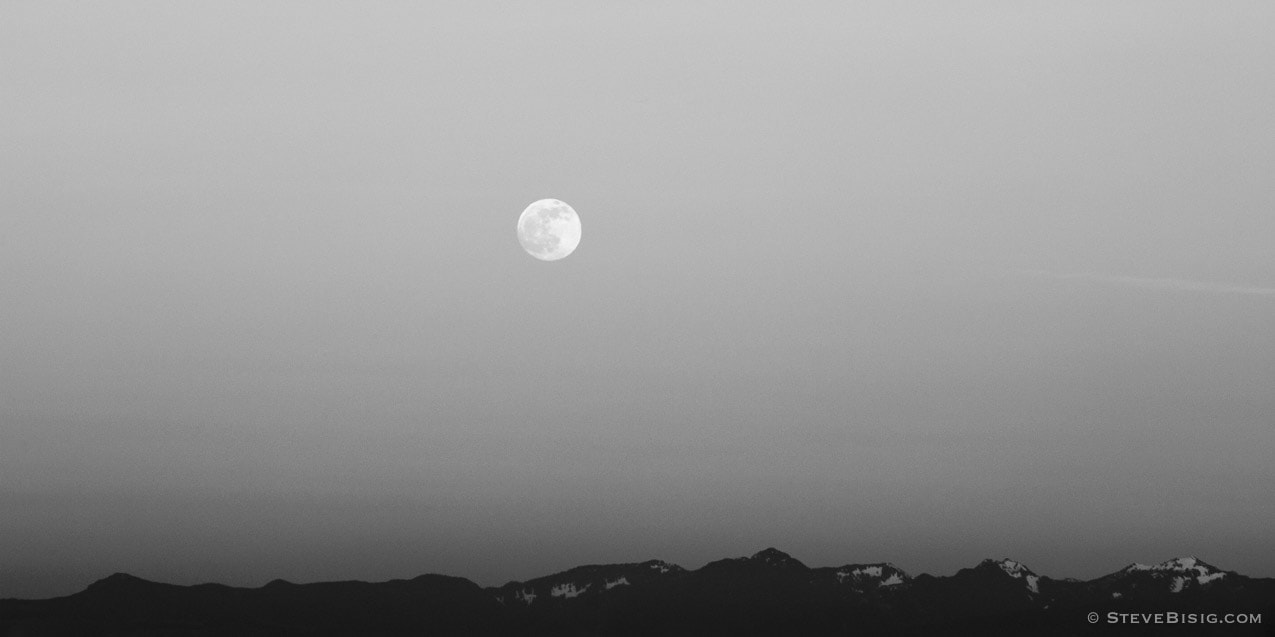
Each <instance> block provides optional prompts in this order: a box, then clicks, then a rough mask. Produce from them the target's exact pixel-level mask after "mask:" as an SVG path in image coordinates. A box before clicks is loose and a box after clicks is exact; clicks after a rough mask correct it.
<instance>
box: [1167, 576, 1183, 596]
mask: <svg viewBox="0 0 1275 637" xmlns="http://www.w3.org/2000/svg"><path fill="white" fill-rule="evenodd" d="M1183 586H1186V578H1185V577H1175V578H1173V585H1172V586H1170V587H1169V591H1170V592H1173V593H1181V592H1182V587H1183Z"/></svg>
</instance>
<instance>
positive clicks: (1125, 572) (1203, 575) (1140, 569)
mask: <svg viewBox="0 0 1275 637" xmlns="http://www.w3.org/2000/svg"><path fill="white" fill-rule="evenodd" d="M1138 573H1146V574H1148V575H1150V576H1151V577H1152V578H1155V579H1170V580H1171V581H1170V583H1169V588H1170V590H1171V591H1172V592H1174V593H1179V592H1181V591H1182V590H1183V589H1185V588H1187V587H1189V586H1203V585H1205V584H1208V583H1209V582H1212V581H1214V580H1220V579H1223V578H1225V577H1226V575H1227V573H1226V571H1223V570H1222V569H1219V568H1217V567H1216V566H1213V565H1212V564H1209V563H1207V562H1205V561H1204V560H1201V559H1200V558H1198V557H1195V556H1194V555H1189V556H1186V557H1175V558H1173V559H1171V560H1165V561H1163V562H1160V563H1159V564H1155V565H1147V564H1138V563H1133V564H1130V565H1128V566H1126V567H1124V569H1122V570H1121V571H1120V572H1119V573H1118V575H1120V576H1131V575H1134V574H1138Z"/></svg>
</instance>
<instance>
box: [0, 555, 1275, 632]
mask: <svg viewBox="0 0 1275 637" xmlns="http://www.w3.org/2000/svg"><path fill="white" fill-rule="evenodd" d="M1094 613H1096V614H1097V615H1092V614H1094ZM1259 615H1260V616H1259ZM1093 616H1096V617H1097V618H1098V621H1097V622H1093V621H1091V619H1092V617H1093ZM1254 619H1256V621H1254ZM1272 623H1275V579H1258V578H1250V577H1245V576H1243V575H1240V574H1239V573H1235V572H1233V571H1224V570H1221V569H1218V568H1216V567H1214V566H1212V565H1209V564H1207V563H1205V562H1203V561H1201V560H1199V559H1196V558H1194V557H1185V558H1178V559H1174V560H1169V561H1167V562H1164V563H1162V564H1157V565H1150V566H1149V565H1142V564H1131V565H1129V566H1127V567H1125V568H1122V569H1120V570H1118V571H1116V572H1114V573H1111V574H1109V575H1105V576H1103V577H1099V578H1097V579H1094V580H1090V581H1079V580H1073V579H1064V580H1056V579H1052V578H1049V577H1047V576H1044V575H1038V574H1037V573H1035V572H1033V571H1032V570H1031V569H1029V568H1028V567H1027V566H1025V565H1023V564H1021V563H1019V562H1016V561H1013V560H1009V559H1002V560H990V559H989V560H984V561H983V562H982V563H980V564H978V565H977V566H975V567H973V568H967V569H962V570H960V571H958V572H957V573H956V574H954V575H951V576H946V577H935V576H931V575H925V574H922V575H917V576H916V577H912V576H910V575H908V574H907V573H905V572H904V571H902V570H901V569H899V568H898V567H896V566H894V565H892V564H886V563H877V564H847V565H844V566H836V567H821V568H811V567H808V566H806V565H805V564H803V563H801V562H800V561H798V560H796V559H794V558H793V557H791V556H789V555H787V554H785V553H783V552H782V551H779V550H776V549H773V548H771V549H766V550H764V551H761V552H759V553H757V554H755V555H752V556H751V557H742V558H734V559H724V560H719V561H716V562H711V563H709V564H706V565H705V566H703V567H702V568H699V569H697V570H687V569H684V568H682V567H680V566H677V565H675V564H669V563H667V562H662V561H659V560H652V561H648V562H641V563H634V564H610V565H596V566H580V567H577V568H573V569H570V570H567V571H563V572H561V573H556V574H553V575H549V576H546V577H541V578H537V579H532V580H528V581H525V582H510V583H508V584H505V585H504V586H500V587H496V588H483V587H480V586H478V585H477V584H475V583H473V582H471V581H469V580H466V579H463V578H458V577H448V576H443V575H422V576H420V577H417V578H414V579H410V580H394V581H389V582H381V583H366V582H326V583H316V584H293V583H290V582H285V581H283V580H275V581H273V582H270V583H269V584H267V585H265V586H263V587H261V588H255V589H249V588H233V587H229V586H222V585H218V584H203V585H198V586H175V585H170V584H160V583H155V582H149V581H146V580H143V579H139V578H136V577H132V576H129V575H124V574H116V575H112V576H110V577H108V578H106V579H103V580H100V581H98V582H95V583H93V584H92V585H90V586H89V587H88V588H87V589H85V590H84V591H82V592H80V593H76V594H74V595H70V596H67V597H61V598H56V599H48V600H0V636H2V637H19V636H23V637H64V636H71V635H77V636H78V635H95V636H96V635H101V636H113V635H120V636H123V635H129V636H147V637H151V636H155V637H158V636H165V637H168V636H174V637H176V636H181V637H187V636H190V637H193V636H196V635H198V636H213V635H217V636H220V635H237V636H238V635H242V636H254V635H260V636H266V635H271V636H273V635H281V636H298V637H299V636H303V635H304V636H320V635H322V636H330V635H361V636H362V635H366V636H373V635H376V636H387V637H388V636H391V635H466V636H469V635H564V636H566V635H572V636H574V635H579V636H584V635H635V636H636V635H929V634H947V635H953V634H956V635H988V634H1003V635H1116V634H1121V635H1123V634H1146V635H1161V634H1183V635H1198V634H1209V635H1270V634H1275V632H1273V631H1272Z"/></svg>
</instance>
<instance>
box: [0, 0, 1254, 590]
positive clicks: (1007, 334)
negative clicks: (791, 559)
mask: <svg viewBox="0 0 1275 637" xmlns="http://www.w3.org/2000/svg"><path fill="white" fill-rule="evenodd" d="M793 5H794V3H781V2H770V3H760V2H756V3H753V2H734V1H732V2H683V1H680V0H679V1H669V2H659V1H656V2H603V1H592V2H509V3H482V2H474V1H469V0H466V1H464V2H459V1H458V2H454V3H444V2H404V3H391V2H376V3H370V2H347V3H312V2H300V1H298V2H273V3H263V2H256V1H253V2H243V3H233V2H204V3H170V2H146V3H141V2H138V3H131V2H104V3H82V2H81V3H71V2H68V3H59V2H53V1H47V0H41V1H39V2H37V1H34V0H33V1H23V0H8V1H3V0H0V596H44V595H52V594H65V593H70V592H73V591H76V590H79V589H81V588H83V587H84V586H85V585H86V584H88V583H89V582H91V581H93V580H95V579H97V578H100V577H103V576H105V575H107V574H110V573H111V572H114V571H127V572H131V573H134V574H136V575H139V576H142V577H147V578H150V579H158V580H162V581H170V582H175V583H194V582H201V581H209V580H217V581H222V582H225V583H230V584H238V585H252V586H257V585H261V584H264V583H266V582H267V581H269V580H270V579H273V578H276V577H282V578H286V579H290V580H293V581H313V580H321V579H353V578H359V579H389V578H394V577H411V576H415V575H418V574H421V573H426V572H439V573H447V574H453V575H461V576H465V577H469V578H471V579H474V580H476V581H478V582H479V583H482V584H500V583H503V582H505V581H508V580H510V579H522V578H528V577H532V576H536V575H543V574H547V573H550V572H553V571H555V570H561V569H563V568H567V567H570V566H574V565H578V564H583V563H597V562H624V561H638V560H644V559H648V558H661V559H666V560H670V561H674V562H678V563H680V564H682V565H684V566H687V567H691V568H695V567H698V566H700V565H702V564H703V563H704V562H705V561H708V560H711V559H717V558H720V557H728V556H738V555H744V554H751V553H753V552H755V551H757V550H759V549H761V548H764V547H766V546H772V545H773V546H777V547H779V548H781V549H784V550H786V551H788V552H790V553H792V554H793V555H794V556H795V557H797V558H798V559H801V560H803V561H805V562H807V563H808V564H812V565H833V564H843V563H847V562H856V561H857V562H863V561H882V560H888V561H893V562H895V563H896V564H898V565H899V566H900V567H902V568H904V569H905V570H908V571H909V572H912V573H919V572H931V573H936V574H946V573H950V572H953V571H955V570H956V569H957V568H960V567H964V566H971V565H973V564H975V563H977V561H978V560H980V559H982V558H985V557H1001V556H1009V557H1013V558H1015V559H1018V560H1021V561H1023V562H1025V563H1026V564H1028V565H1029V566H1030V567H1032V568H1033V569H1035V570H1036V571H1038V572H1040V573H1042V574H1047V575H1051V576H1055V577H1082V578H1089V577H1095V576H1098V575H1101V574H1104V573H1106V572H1109V571H1112V570H1115V569H1117V568H1119V567H1121V566H1123V565H1125V564H1127V563H1128V562H1130V561H1143V562H1150V561H1161V560H1164V559H1168V558H1170V557H1173V556H1177V555H1183V554H1198V555H1199V556H1200V557H1201V558H1202V559H1205V560H1206V561H1209V562H1211V563H1214V564H1216V565H1217V566H1219V567H1222V568H1226V569H1234V570H1239V571H1241V572H1245V573H1247V574H1252V575H1263V576H1275V553H1273V552H1272V551H1271V550H1270V548H1271V545H1270V533H1271V530H1272V529H1275V496H1272V495H1271V494H1272V492H1273V491H1272V485H1275V463H1273V462H1271V459H1272V456H1273V455H1275V391H1272V387H1275V186H1273V185H1272V184H1275V182H1273V181H1272V179H1271V176H1272V175H1275V74H1272V73H1271V62H1272V60H1275V39H1273V38H1272V37H1271V33H1272V32H1273V30H1275V3H1271V2H1269V1H1265V0H1261V1H1255V2H1242V1H1234V2H1226V3H1217V2H1194V3H1187V2H1167V1H1161V0H1156V1H1145V2H1133V1H1129V2H1111V1H1110V0H1102V1H1095V2H912V3H900V2H894V1H889V2H859V3H851V2H839V1H838V2H814V1H812V2H803V3H796V6H795V7H794V6H793ZM546 197H553V198H558V199H562V200H564V201H566V202H568V203H570V204H571V205H572V206H574V207H575V209H576V210H577V211H578V212H579V214H580V217H581V219H582V221H583V224H584V236H583V241H582V242H581V244H580V247H579V249H578V250H577V251H576V252H575V254H574V255H572V256H571V257H569V258H567V259H565V260H563V261H560V262H555V263H544V262H540V261H537V260H536V259H533V258H531V257H530V256H528V255H527V254H526V253H524V252H523V251H522V250H521V248H520V247H519V244H518V241H517V239H516V236H515V224H516V221H517V219H518V215H519V213H520V212H521V211H522V209H523V207H525V206H526V205H527V204H528V203H530V202H532V201H534V200H537V199H541V198H546Z"/></svg>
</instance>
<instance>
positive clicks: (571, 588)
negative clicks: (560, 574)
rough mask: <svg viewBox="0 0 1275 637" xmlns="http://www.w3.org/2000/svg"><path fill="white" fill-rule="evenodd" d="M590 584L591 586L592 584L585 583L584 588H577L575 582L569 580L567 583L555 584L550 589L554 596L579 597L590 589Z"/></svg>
mask: <svg viewBox="0 0 1275 637" xmlns="http://www.w3.org/2000/svg"><path fill="white" fill-rule="evenodd" d="M589 586H591V584H585V585H584V588H576V585H575V584H573V583H571V582H567V583H566V584H558V585H557V586H554V587H553V588H552V589H550V591H549V594H550V595H552V596H554V597H565V598H567V599H571V598H572V597H579V596H580V594H581V593H583V592H585V591H587V590H589Z"/></svg>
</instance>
